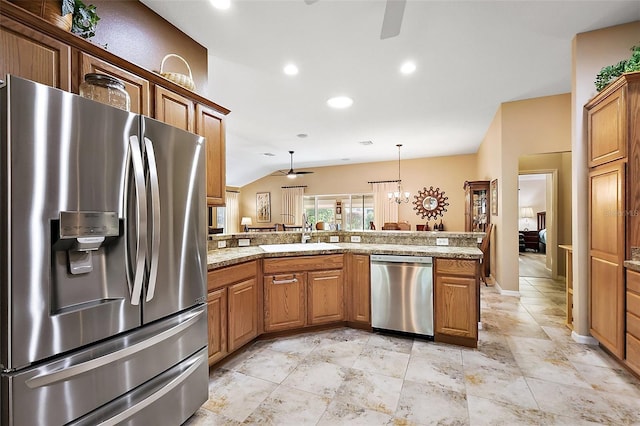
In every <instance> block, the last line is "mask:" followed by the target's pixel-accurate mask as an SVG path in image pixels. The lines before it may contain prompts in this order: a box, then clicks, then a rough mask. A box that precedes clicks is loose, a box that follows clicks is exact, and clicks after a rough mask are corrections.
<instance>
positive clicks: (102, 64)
mask: <svg viewBox="0 0 640 426" xmlns="http://www.w3.org/2000/svg"><path fill="white" fill-rule="evenodd" d="M89 73H98V74H106V75H109V76H111V77H115V78H117V79H118V80H120V81H122V82H123V83H124V87H125V90H126V91H127V93H128V94H129V98H130V99H131V112H135V113H137V114H142V115H146V116H150V115H151V91H150V89H149V81H147V80H145V79H144V78H142V77H140V76H137V75H135V74H133V73H130V72H129V71H126V70H123V69H122V68H119V67H117V66H115V65H112V64H110V63H108V62H106V61H103V60H102V59H98V58H96V57H93V56H91V55H88V54H86V53H82V52H81V53H80V76H79V80H80V81H79V82H78V85H80V84H82V82H83V81H84V75H85V74H89Z"/></svg>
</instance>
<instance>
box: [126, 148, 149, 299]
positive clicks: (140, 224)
mask: <svg viewBox="0 0 640 426" xmlns="http://www.w3.org/2000/svg"><path fill="white" fill-rule="evenodd" d="M129 148H130V149H131V164H132V165H133V178H134V183H135V192H136V201H137V203H136V219H137V220H136V248H137V250H136V259H135V265H136V266H135V273H134V276H133V289H132V291H131V304H132V305H138V304H139V303H140V295H141V294H142V284H143V281H144V272H145V271H144V267H145V260H146V257H147V227H146V224H147V192H146V189H145V184H144V164H143V162H142V152H141V151H140V144H139V142H138V137H137V136H131V137H129ZM127 279H129V276H128V275H127Z"/></svg>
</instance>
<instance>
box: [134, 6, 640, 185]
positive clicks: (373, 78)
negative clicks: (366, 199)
mask: <svg viewBox="0 0 640 426" xmlns="http://www.w3.org/2000/svg"><path fill="white" fill-rule="evenodd" d="M142 1H143V3H145V4H146V5H147V6H149V7H150V8H152V9H153V10H154V11H156V12H157V13H158V14H160V15H161V16H163V17H164V18H165V19H167V20H168V21H169V22H171V23H173V24H174V25H175V26H176V27H178V28H180V29H181V30H182V31H184V32H185V33H187V34H188V35H190V36H191V37H192V38H193V39H195V40H196V41H198V42H199V43H201V44H203V45H204V46H205V47H207V49H208V51H209V87H208V93H207V94H206V95H207V96H208V97H210V98H211V99H213V100H214V101H215V102H217V103H219V104H221V105H224V106H225V107H227V108H229V109H231V111H232V113H231V114H230V115H229V117H228V121H227V143H228V147H227V183H228V185H232V186H242V185H245V184H247V183H249V182H251V181H254V180H255V179H258V178H260V177H262V176H265V175H268V174H270V173H272V172H273V171H274V170H277V169H288V168H289V154H288V151H289V150H294V151H295V156H294V162H295V167H296V169H302V168H305V167H317V166H326V165H339V164H352V163H363V162H373V161H384V160H394V159H396V158H397V148H396V147H395V145H396V144H398V143H402V144H403V147H402V158H418V157H428V156H441V155H455V154H464V153H473V152H476V151H477V149H478V146H479V144H480V142H481V141H482V138H483V137H484V134H485V132H486V130H487V128H488V126H489V124H490V122H491V120H492V118H493V116H494V114H495V112H496V110H497V108H498V107H499V105H500V103H502V102H508V101H514V100H521V99H527V98H532V97H538V96H546V95H553V94H559V93H567V92H570V90H571V41H572V38H573V36H574V35H575V34H577V33H581V32H586V31H591V30H595V29H599V28H604V27H608V26H612V25H617V24H621V23H626V22H631V21H635V20H639V19H640V1H638V0H634V1H616V0H606V1H573V0H564V1H515V0H514V1H480V0H472V1H456V0H449V1H426V0H422V1H420V0H408V2H407V5H406V9H405V13H404V19H403V23H402V29H401V32H400V35H399V36H397V37H394V38H390V39H386V40H381V39H380V29H381V25H382V17H383V15H384V8H385V1H384V0H363V1H356V0H339V1H335V0H318V1H317V2H315V3H313V4H310V5H308V4H306V3H305V1H304V0H276V1H271V0H259V1H258V0H254V1H251V0H231V2H232V5H231V8H230V9H229V10H226V11H220V10H217V9H214V8H213V7H212V6H211V5H210V3H209V1H208V0H198V1H190V0H181V1H167V0H142ZM638 42H639V43H640V34H639V35H638ZM629 47H631V46H629ZM407 59H412V60H414V61H415V62H416V64H417V71H416V72H415V73H414V74H413V75H410V76H404V75H401V74H400V73H399V72H398V69H399V67H400V65H401V63H402V62H403V61H405V60H407ZM621 59H622V58H621ZM290 61H291V62H295V63H296V64H297V65H298V67H299V69H300V73H299V74H298V75H297V76H295V77H289V76H286V75H284V73H283V72H282V68H283V67H284V65H285V64H286V63H287V62H290ZM604 65H609V64H603V66H604ZM594 77H595V76H594ZM337 94H347V95H349V96H351V97H352V98H353V99H354V104H353V106H352V107H351V108H349V109H347V110H332V109H330V108H329V107H327V105H326V103H325V102H326V100H327V99H328V98H329V97H331V96H334V95H337ZM300 133H305V134H308V137H306V138H299V137H297V136H296V135H298V134H300ZM360 141H372V142H373V144H372V145H369V146H364V145H362V144H359V143H358V142H360ZM265 152H270V153H273V154H275V156H273V157H266V156H264V155H262V154H263V153H265ZM274 179H277V178H275V177H274ZM300 179H304V178H303V177H300Z"/></svg>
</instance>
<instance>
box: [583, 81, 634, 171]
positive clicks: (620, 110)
mask: <svg viewBox="0 0 640 426" xmlns="http://www.w3.org/2000/svg"><path fill="white" fill-rule="evenodd" d="M625 99H626V87H620V88H619V89H618V90H617V91H615V93H612V94H611V95H610V96H609V97H607V98H606V99H605V100H603V101H602V102H600V103H598V104H597V105H595V106H594V107H593V108H591V109H589V110H588V113H587V131H588V137H589V167H594V166H597V165H600V164H604V163H608V162H610V161H615V160H619V159H621V158H625V157H626V156H627V137H626V134H627V132H626V113H625Z"/></svg>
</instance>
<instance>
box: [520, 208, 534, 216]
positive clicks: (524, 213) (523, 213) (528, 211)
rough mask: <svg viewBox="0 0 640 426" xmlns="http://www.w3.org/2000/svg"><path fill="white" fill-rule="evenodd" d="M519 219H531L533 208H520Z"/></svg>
mask: <svg viewBox="0 0 640 426" xmlns="http://www.w3.org/2000/svg"><path fill="white" fill-rule="evenodd" d="M520 217H521V218H523V219H529V218H532V217H533V208H531V207H521V208H520Z"/></svg>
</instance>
